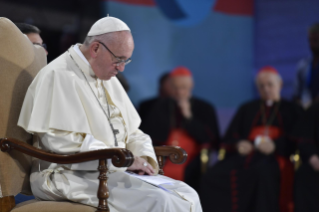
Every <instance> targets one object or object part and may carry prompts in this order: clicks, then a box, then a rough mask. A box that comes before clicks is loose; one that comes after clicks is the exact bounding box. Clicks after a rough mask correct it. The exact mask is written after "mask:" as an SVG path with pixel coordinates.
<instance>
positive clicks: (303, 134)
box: [294, 103, 319, 212]
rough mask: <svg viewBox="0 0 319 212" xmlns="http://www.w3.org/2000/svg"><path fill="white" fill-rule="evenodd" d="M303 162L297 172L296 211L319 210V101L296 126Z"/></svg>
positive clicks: (311, 211)
mask: <svg viewBox="0 0 319 212" xmlns="http://www.w3.org/2000/svg"><path fill="white" fill-rule="evenodd" d="M295 136H296V138H297V141H298V148H299V151H300V156H301V161H302V164H301V166H300V167H299V168H298V170H297V171H296V174H295V190H294V192H295V195H294V198H295V199H294V200H295V212H314V211H319V204H318V200H319V157H318V155H319V103H317V104H313V105H312V106H311V107H310V108H309V109H308V110H307V112H306V115H305V117H304V118H303V119H302V121H301V122H299V124H298V125H297V127H296V130H295Z"/></svg>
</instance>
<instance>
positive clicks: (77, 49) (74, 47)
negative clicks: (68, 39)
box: [73, 44, 95, 77]
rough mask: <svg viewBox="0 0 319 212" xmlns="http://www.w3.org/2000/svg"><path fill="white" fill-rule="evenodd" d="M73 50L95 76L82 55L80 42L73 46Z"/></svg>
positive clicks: (92, 74) (93, 74)
mask: <svg viewBox="0 0 319 212" xmlns="http://www.w3.org/2000/svg"><path fill="white" fill-rule="evenodd" d="M73 49H74V51H75V52H76V53H77V55H78V56H79V57H80V58H81V59H82V60H83V61H84V62H85V63H86V64H87V65H88V66H89V67H90V69H89V72H90V75H91V76H92V77H95V73H94V72H93V70H92V68H91V65H90V63H89V61H88V60H87V59H86V58H85V57H84V55H83V53H82V52H81V50H80V44H76V45H74V46H73Z"/></svg>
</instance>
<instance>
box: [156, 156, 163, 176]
mask: <svg viewBox="0 0 319 212" xmlns="http://www.w3.org/2000/svg"><path fill="white" fill-rule="evenodd" d="M163 159H164V157H163V156H161V155H157V161H158V166H159V172H158V173H159V174H160V175H164V171H163V166H164V161H163Z"/></svg>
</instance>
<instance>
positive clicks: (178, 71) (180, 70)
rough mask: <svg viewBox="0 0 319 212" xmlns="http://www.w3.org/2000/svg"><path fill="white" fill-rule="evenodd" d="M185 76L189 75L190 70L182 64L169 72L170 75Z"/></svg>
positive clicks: (190, 74)
mask: <svg viewBox="0 0 319 212" xmlns="http://www.w3.org/2000/svg"><path fill="white" fill-rule="evenodd" d="M185 76H186V77H191V76H192V72H191V71H190V70H189V69H188V68H186V67H184V66H178V67H176V68H175V69H174V70H173V71H172V72H171V73H170V77H185Z"/></svg>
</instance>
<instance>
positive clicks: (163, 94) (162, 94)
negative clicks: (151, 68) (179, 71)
mask: <svg viewBox="0 0 319 212" xmlns="http://www.w3.org/2000/svg"><path fill="white" fill-rule="evenodd" d="M170 90H171V83H170V77H169V72H167V73H164V74H163V75H162V76H161V77H160V80H159V87H158V96H156V97H154V98H151V99H147V100H145V101H143V102H141V104H140V105H139V108H138V113H139V115H140V117H141V119H142V120H145V119H146V118H147V116H148V114H149V112H150V111H152V108H153V106H154V105H156V102H158V101H159V100H161V99H163V98H167V97H168V96H170Z"/></svg>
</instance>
